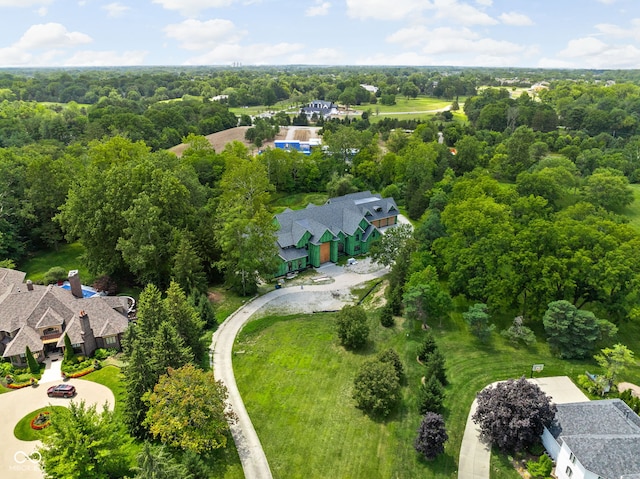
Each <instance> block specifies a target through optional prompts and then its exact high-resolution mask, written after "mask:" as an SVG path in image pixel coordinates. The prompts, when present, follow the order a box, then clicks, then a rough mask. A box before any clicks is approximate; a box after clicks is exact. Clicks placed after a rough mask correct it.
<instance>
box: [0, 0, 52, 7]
mask: <svg viewBox="0 0 640 479" xmlns="http://www.w3.org/2000/svg"><path fill="white" fill-rule="evenodd" d="M52 1H53V0H0V7H23V8H24V7H33V6H34V5H49V4H50V3H51V2H52Z"/></svg>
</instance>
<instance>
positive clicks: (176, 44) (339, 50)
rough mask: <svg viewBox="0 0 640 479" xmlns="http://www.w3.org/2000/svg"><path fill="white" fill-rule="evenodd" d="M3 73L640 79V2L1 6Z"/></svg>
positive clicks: (16, 2)
mask: <svg viewBox="0 0 640 479" xmlns="http://www.w3.org/2000/svg"><path fill="white" fill-rule="evenodd" d="M0 18H2V29H1V30H0V67H8V66H112V65H223V66H225V65H231V64H233V63H240V64H242V65H288V64H308V65H427V66H428V65H455V66H498V67H540V68H624V69H628V68H640V1H639V0H528V1H522V0H135V1H133V0H120V1H116V2H113V1H110V0H0Z"/></svg>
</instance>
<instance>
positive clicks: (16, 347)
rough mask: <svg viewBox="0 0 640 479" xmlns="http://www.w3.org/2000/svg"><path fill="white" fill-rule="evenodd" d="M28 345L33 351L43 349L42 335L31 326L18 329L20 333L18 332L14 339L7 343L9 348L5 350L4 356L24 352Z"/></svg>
mask: <svg viewBox="0 0 640 479" xmlns="http://www.w3.org/2000/svg"><path fill="white" fill-rule="evenodd" d="M27 346H29V349H30V350H31V352H32V353H36V352H38V351H42V349H43V345H42V341H41V340H40V335H39V334H38V332H37V331H36V330H34V329H33V328H30V327H29V326H25V327H24V328H22V329H20V331H18V334H16V335H15V337H14V338H13V340H12V341H11V342H10V343H9V344H8V345H7V349H5V351H4V357H9V356H17V355H19V354H24V353H25V351H26V349H27Z"/></svg>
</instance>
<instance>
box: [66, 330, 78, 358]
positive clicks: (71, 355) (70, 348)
mask: <svg viewBox="0 0 640 479" xmlns="http://www.w3.org/2000/svg"><path fill="white" fill-rule="evenodd" d="M75 357H76V353H74V352H73V346H72V345H71V339H69V335H68V334H67V333H64V360H65V361H66V362H73V360H74V359H75Z"/></svg>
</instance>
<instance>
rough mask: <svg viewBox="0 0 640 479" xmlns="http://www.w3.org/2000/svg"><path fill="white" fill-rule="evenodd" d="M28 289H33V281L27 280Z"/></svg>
mask: <svg viewBox="0 0 640 479" xmlns="http://www.w3.org/2000/svg"><path fill="white" fill-rule="evenodd" d="M27 291H33V281H31V280H30V279H28V280H27Z"/></svg>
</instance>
